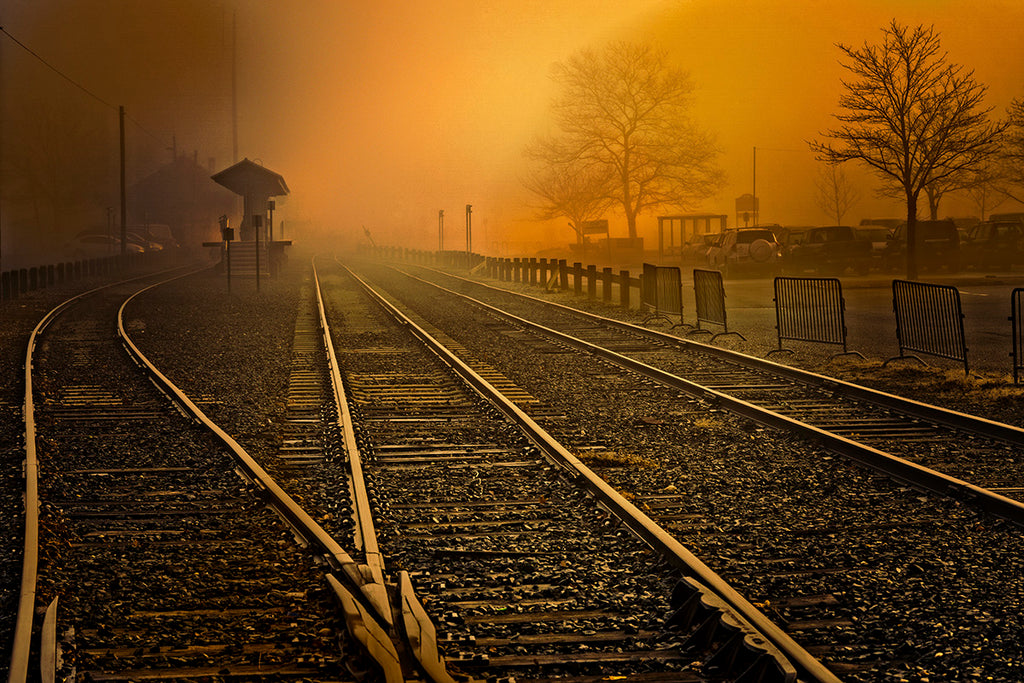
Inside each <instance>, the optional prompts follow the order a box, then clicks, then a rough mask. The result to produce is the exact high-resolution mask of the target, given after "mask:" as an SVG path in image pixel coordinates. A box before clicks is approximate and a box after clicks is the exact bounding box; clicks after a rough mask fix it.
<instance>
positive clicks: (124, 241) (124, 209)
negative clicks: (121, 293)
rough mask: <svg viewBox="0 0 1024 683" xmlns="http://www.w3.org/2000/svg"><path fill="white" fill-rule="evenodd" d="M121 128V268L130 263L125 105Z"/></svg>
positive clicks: (122, 112) (120, 108)
mask: <svg viewBox="0 0 1024 683" xmlns="http://www.w3.org/2000/svg"><path fill="white" fill-rule="evenodd" d="M117 113H118V119H119V122H120V128H121V267H122V268H125V267H127V265H128V263H127V261H128V198H127V194H126V192H125V183H124V105H121V106H119V107H118V108H117Z"/></svg>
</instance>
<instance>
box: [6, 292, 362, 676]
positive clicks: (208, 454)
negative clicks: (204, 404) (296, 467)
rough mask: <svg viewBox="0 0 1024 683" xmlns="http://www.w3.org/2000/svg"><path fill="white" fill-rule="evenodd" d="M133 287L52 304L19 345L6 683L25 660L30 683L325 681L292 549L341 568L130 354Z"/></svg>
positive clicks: (335, 629) (335, 657) (320, 632)
mask: <svg viewBox="0 0 1024 683" xmlns="http://www.w3.org/2000/svg"><path fill="white" fill-rule="evenodd" d="M135 289H138V285H132V284H125V283H122V284H119V285H115V286H111V287H108V288H106V289H104V290H101V291H99V290H98V291H94V292H91V293H88V294H87V295H85V296H82V297H78V298H76V299H75V300H72V301H70V302H67V304H66V305H64V306H62V307H59V308H58V309H55V311H54V312H52V313H51V314H50V315H49V316H47V317H46V318H45V319H44V321H43V323H41V324H40V327H39V328H37V330H36V332H35V333H34V334H33V337H32V342H31V343H30V346H29V351H28V358H27V365H26V367H27V371H26V372H27V377H26V387H27V391H26V410H25V420H26V429H27V431H26V433H27V442H26V445H27V449H28V451H29V462H31V461H32V455H33V454H36V453H37V454H38V455H37V462H38V482H39V483H38V492H39V509H40V515H39V528H40V530H41V531H40V533H39V538H38V544H39V545H38V547H39V551H38V554H39V558H40V559H39V563H38V577H37V576H36V574H35V572H34V571H33V570H34V569H35V567H34V566H33V562H32V560H31V557H32V554H33V553H32V552H31V551H32V548H31V546H32V545H33V541H34V540H35V539H33V538H32V536H31V533H29V534H28V535H27V538H26V564H25V571H24V574H23V593H22V594H23V601H22V609H21V611H20V614H19V622H18V623H19V627H18V634H17V636H16V643H15V648H14V651H13V654H12V661H11V669H10V673H9V680H12V681H13V680H25V679H26V676H27V675H28V670H29V667H30V662H31V661H32V660H33V659H37V660H38V662H39V667H40V670H41V675H42V677H43V678H44V679H48V678H50V677H53V676H57V677H61V678H64V679H68V680H78V679H83V680H138V679H143V678H148V679H157V678H163V679H171V678H178V679H182V678H195V677H216V678H230V677H235V678H237V677H243V678H246V679H250V680H259V679H271V678H272V679H274V680H282V679H308V678H310V677H317V678H321V677H327V678H334V677H337V676H338V675H339V674H340V672H343V671H344V670H345V668H344V664H343V661H342V660H343V657H342V653H341V651H340V648H339V637H340V635H341V633H342V632H343V629H342V628H341V622H340V615H339V614H338V612H337V609H336V607H335V606H334V604H333V597H332V595H331V593H330V591H329V589H328V585H327V583H326V582H325V581H324V580H323V570H322V569H321V568H319V567H318V566H317V563H316V562H314V556H313V555H311V554H310V553H308V552H305V551H301V550H300V549H299V547H298V546H297V545H296V544H295V540H294V539H293V535H294V536H297V537H299V538H300V540H301V541H302V542H303V543H304V544H307V545H309V546H311V547H313V548H314V549H315V550H316V551H317V552H318V553H319V554H318V555H317V557H319V558H321V561H322V562H323V563H326V564H327V565H328V566H329V567H331V568H332V569H334V570H336V571H337V572H338V574H339V575H340V576H342V577H344V575H345V571H347V570H348V569H350V567H351V565H352V562H351V560H350V559H349V558H348V557H347V555H345V553H344V552H343V551H341V550H340V548H338V547H337V545H336V544H334V543H333V541H331V540H330V538H329V537H328V536H327V535H326V534H325V533H323V530H322V529H319V528H318V527H317V526H316V525H315V524H314V523H312V520H311V519H310V518H309V517H308V515H306V514H305V512H304V511H302V510H301V509H300V508H299V507H298V506H297V505H295V503H294V501H291V500H290V498H289V497H288V496H287V495H285V494H284V493H283V492H282V491H280V489H279V488H277V487H276V485H275V484H274V483H273V481H271V480H270V478H269V477H268V476H267V475H266V473H265V472H263V470H262V468H260V467H259V465H257V464H256V463H255V462H253V461H252V460H251V458H248V456H247V455H246V454H245V453H244V451H243V450H242V449H241V447H240V446H238V444H237V443H235V442H234V440H233V439H231V437H230V436H228V435H227V434H226V433H224V432H223V431H222V430H219V428H217V427H216V426H215V425H213V424H212V423H210V422H209V420H208V418H206V417H205V415H204V414H203V413H202V411H201V410H200V409H199V408H198V406H196V405H195V404H194V403H193V402H192V401H191V400H190V399H188V398H187V397H186V396H184V395H183V394H181V392H180V391H178V390H177V388H176V387H174V385H173V384H171V383H170V382H169V381H168V380H167V379H166V377H164V376H163V375H161V374H160V373H159V371H157V370H156V368H154V367H153V366H152V364H150V363H149V362H148V360H147V359H146V358H145V356H143V355H142V354H141V352H139V350H138V348H137V347H135V345H134V344H133V342H132V341H131V338H130V333H131V330H132V328H133V326H134V325H135V324H136V323H134V322H133V321H132V319H130V318H129V319H127V320H124V306H125V305H126V304H127V301H126V297H128V294H129V293H130V292H131V290H135ZM128 300H130V298H129V299H128ZM44 330H45V334H43V332H44ZM119 340H123V341H124V344H125V345H126V347H127V348H128V349H129V352H130V354H131V358H129V356H128V355H126V354H125V353H124V349H123V348H121V344H120V343H119ZM133 360H134V361H135V362H134V363H133V362H132V361H133ZM154 385H156V386H154ZM157 387H158V388H159V391H158V390H157ZM169 399H170V400H169ZM240 474H241V475H242V476H239V475H240ZM29 481H30V482H31V477H29ZM30 487H31V483H30ZM31 493H32V492H31V490H29V491H28V494H29V497H28V500H30V501H31V500H32V498H31ZM32 508H33V506H32V505H31V504H30V505H29V510H31V509H32ZM275 512H276V513H277V514H276V515H275ZM282 518H283V519H284V520H286V521H287V525H285V524H282V523H281V519H282ZM28 528H29V530H30V531H31V524H29V525H28ZM37 604H38V605H42V606H48V609H47V612H46V616H45V619H44V620H43V622H42V623H41V624H36V625H35V630H36V631H37V632H38V645H35V646H34V647H32V648H31V650H30V645H31V644H32V642H34V641H33V638H32V631H33V623H32V622H33V619H32V613H33V611H34V608H35V605H37ZM35 650H38V655H37V656H36V657H33V656H32V652H33V651H35Z"/></svg>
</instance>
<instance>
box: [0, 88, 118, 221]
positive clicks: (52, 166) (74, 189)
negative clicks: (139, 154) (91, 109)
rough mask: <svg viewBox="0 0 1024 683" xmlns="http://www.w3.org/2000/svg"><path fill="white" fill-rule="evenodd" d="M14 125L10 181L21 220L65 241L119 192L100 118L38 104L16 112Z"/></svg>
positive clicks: (97, 215) (10, 143)
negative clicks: (112, 192) (114, 192)
mask: <svg viewBox="0 0 1024 683" xmlns="http://www.w3.org/2000/svg"><path fill="white" fill-rule="evenodd" d="M15 127H16V129H17V130H19V131H20V135H19V136H18V138H17V139H15V140H12V141H10V142H9V143H8V144H9V154H8V155H7V159H6V164H5V166H6V168H5V170H6V173H7V177H6V178H5V182H6V184H7V187H9V188H10V190H9V191H10V198H11V202H12V205H14V206H15V208H16V210H17V213H18V214H20V215H21V216H22V221H21V222H22V223H24V224H25V225H26V226H31V227H32V228H33V232H36V233H37V234H43V233H45V234H46V235H48V236H49V239H53V238H54V237H57V238H58V239H63V238H67V237H69V236H70V234H72V233H73V231H76V230H80V229H82V228H84V227H86V225H85V224H84V222H85V221H87V220H88V214H90V213H91V214H92V215H93V216H94V217H97V218H98V217H99V216H100V215H101V213H100V212H101V211H102V206H103V203H106V204H107V205H110V201H109V199H110V196H111V191H112V190H113V188H115V184H114V182H113V179H114V176H113V175H112V174H113V171H114V168H113V166H112V164H113V161H112V157H113V155H112V154H109V152H108V149H106V148H104V143H105V142H106V140H105V138H106V134H105V131H104V127H103V121H102V119H101V117H100V116H99V115H96V114H92V115H89V114H88V113H82V112H77V111H72V110H70V109H67V108H62V107H60V106H57V105H53V104H49V103H42V102H35V103H27V104H26V105H25V106H24V107H23V108H22V109H19V110H17V111H16V122H15ZM104 199H106V200H107V201H106V202H104Z"/></svg>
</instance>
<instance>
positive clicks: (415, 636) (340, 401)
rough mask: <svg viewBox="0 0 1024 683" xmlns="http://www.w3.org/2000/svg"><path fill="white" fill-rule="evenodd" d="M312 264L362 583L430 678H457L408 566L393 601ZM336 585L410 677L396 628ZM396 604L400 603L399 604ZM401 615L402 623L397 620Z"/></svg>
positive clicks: (367, 642) (366, 640)
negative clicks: (375, 618)
mask: <svg viewBox="0 0 1024 683" xmlns="http://www.w3.org/2000/svg"><path fill="white" fill-rule="evenodd" d="M339 265H340V264H339ZM312 266H313V284H314V289H315V290H316V300H317V310H318V313H319V316H320V329H321V331H322V333H323V342H324V349H325V352H326V355H327V364H328V374H329V375H330V378H331V389H332V394H333V398H334V404H335V409H336V410H337V413H338V419H337V421H336V423H335V424H336V426H337V427H338V428H339V429H340V430H341V432H342V440H343V441H344V444H345V450H346V452H347V455H348V465H349V480H350V486H349V488H350V490H351V495H352V506H353V510H354V512H355V516H356V530H357V538H356V541H357V543H358V544H359V545H360V546H361V548H362V550H363V554H364V555H365V557H366V565H365V569H366V572H365V575H364V578H365V580H366V583H365V585H364V586H362V590H363V593H364V594H365V595H367V596H368V597H369V598H370V599H371V601H373V606H374V607H375V609H376V610H377V612H378V614H379V615H380V617H381V618H382V620H383V621H384V623H385V624H386V625H387V626H388V628H389V629H390V633H394V634H396V635H399V636H401V637H402V638H403V641H402V644H403V645H404V647H405V650H406V652H407V653H408V654H409V655H410V656H411V657H412V658H413V659H415V660H416V662H417V663H418V664H419V666H420V669H421V670H422V671H423V673H424V674H425V675H426V676H427V677H428V679H429V680H430V681H432V682H433V683H454V679H453V678H452V676H451V675H450V674H449V673H448V671H447V668H446V667H445V664H444V660H443V658H442V657H441V655H440V653H439V651H438V647H437V637H436V632H437V629H436V627H435V625H434V624H433V622H432V621H431V620H430V617H429V616H428V615H427V613H426V610H424V609H423V607H422V605H421V603H420V601H419V599H418V598H417V597H416V595H415V592H414V590H413V587H412V581H411V580H410V579H409V575H408V573H407V572H404V571H403V572H401V573H400V576H399V579H398V582H397V584H398V587H397V590H396V591H395V602H396V603H398V604H397V605H395V604H392V600H391V597H390V594H389V592H388V588H387V584H386V577H385V568H384V556H383V554H382V553H381V552H380V547H379V546H378V544H377V532H376V529H375V528H374V523H373V513H372V511H371V510H370V501H369V498H368V497H367V494H366V484H365V479H364V477H363V467H362V458H361V457H360V449H359V444H358V442H357V440H356V434H355V426H354V422H353V420H352V414H351V411H350V410H349V406H348V397H347V395H346V394H345V384H344V381H343V380H342V377H341V366H340V364H339V363H338V356H337V354H336V353H335V350H334V340H333V339H332V338H331V328H330V322H329V321H328V319H327V311H326V308H325V306H324V301H323V292H322V291H321V286H320V278H319V275H318V274H317V269H316V257H314V258H313V259H312ZM361 568H362V567H361ZM331 585H332V588H333V589H334V591H335V594H336V595H337V596H338V598H339V600H340V601H341V603H342V605H343V607H344V611H345V619H346V623H347V624H348V625H349V629H350V631H352V632H353V635H354V636H355V637H356V638H357V639H358V640H359V641H360V642H362V643H363V645H364V646H365V647H366V649H367V652H368V653H369V654H370V656H371V657H372V658H373V659H374V660H375V661H376V662H377V663H378V665H380V667H381V670H382V671H383V672H384V674H385V679H386V680H387V681H392V680H395V681H398V680H405V678H404V674H403V673H402V672H401V671H400V669H401V667H396V666H395V664H396V662H397V661H399V660H400V655H399V654H398V652H397V650H396V649H395V648H394V647H393V646H392V645H391V643H390V642H385V639H386V638H388V637H389V636H390V633H388V632H385V630H384V629H383V628H381V627H380V625H378V624H376V623H367V621H366V617H367V616H368V615H367V614H366V612H365V610H361V609H360V606H359V605H356V604H354V602H355V601H354V600H352V598H351V596H350V594H349V593H348V591H346V590H345V588H344V587H342V586H340V585H338V584H336V583H332V584H331ZM396 606H397V608H398V609H395V607H396ZM397 616H400V617H401V619H400V620H396V619H395V617H397ZM396 621H398V622H399V623H398V624H396V623H395V622H396ZM396 625H397V626H400V628H397V629H396V628H395V627H396Z"/></svg>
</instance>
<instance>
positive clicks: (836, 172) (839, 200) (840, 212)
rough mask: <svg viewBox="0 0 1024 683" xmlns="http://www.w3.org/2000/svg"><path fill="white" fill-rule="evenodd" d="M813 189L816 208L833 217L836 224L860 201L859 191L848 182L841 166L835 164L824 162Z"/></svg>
mask: <svg viewBox="0 0 1024 683" xmlns="http://www.w3.org/2000/svg"><path fill="white" fill-rule="evenodd" d="M814 189H815V190H816V191H817V193H816V194H815V198H814V199H815V202H816V203H817V205H818V208H819V209H821V210H822V211H824V212H825V213H826V214H828V215H829V216H830V217H831V218H835V219H836V225H842V224H843V216H845V215H846V212H847V211H849V210H850V209H851V208H852V207H853V206H854V205H855V204H856V203H857V202H859V201H860V192H858V191H857V188H855V187H854V186H853V185H851V184H850V181H849V180H848V179H847V177H846V171H845V170H843V167H842V166H837V165H836V164H826V165H824V166H823V167H822V168H821V169H820V170H819V171H818V177H817V178H816V179H815V181H814Z"/></svg>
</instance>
